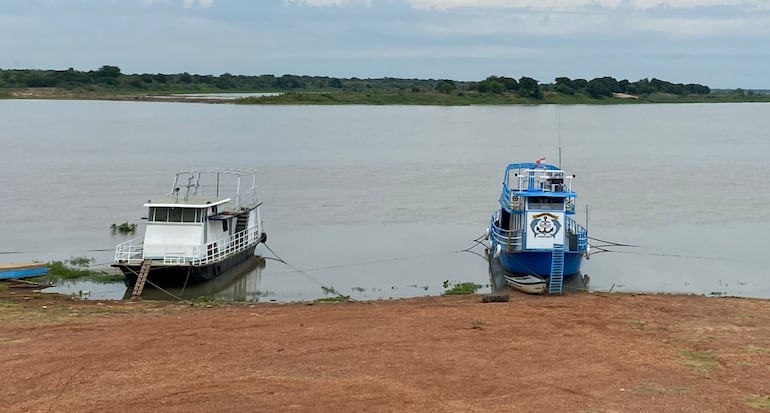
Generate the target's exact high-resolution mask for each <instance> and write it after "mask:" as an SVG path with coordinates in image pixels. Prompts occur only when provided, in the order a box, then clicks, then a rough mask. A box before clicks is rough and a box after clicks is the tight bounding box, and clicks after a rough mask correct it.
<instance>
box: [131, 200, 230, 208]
mask: <svg viewBox="0 0 770 413" xmlns="http://www.w3.org/2000/svg"><path fill="white" fill-rule="evenodd" d="M230 200H231V198H225V199H221V200H219V201H208V202H206V203H205V204H193V203H188V201H178V202H177V201H175V200H167V201H166V202H148V203H146V204H144V206H146V207H160V208H164V207H165V208H210V207H213V206H215V205H222V204H226V203H228V202H230ZM196 201H200V200H197V199H196Z"/></svg>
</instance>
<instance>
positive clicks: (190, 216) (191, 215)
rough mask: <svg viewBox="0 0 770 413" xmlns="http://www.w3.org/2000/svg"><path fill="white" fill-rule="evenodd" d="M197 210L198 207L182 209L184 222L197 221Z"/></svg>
mask: <svg viewBox="0 0 770 413" xmlns="http://www.w3.org/2000/svg"><path fill="white" fill-rule="evenodd" d="M197 212H198V210H197V209H192V208H185V209H184V210H182V222H197V220H196V217H195V216H196V215H197Z"/></svg>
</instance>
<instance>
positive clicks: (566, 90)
mask: <svg viewBox="0 0 770 413" xmlns="http://www.w3.org/2000/svg"><path fill="white" fill-rule="evenodd" d="M555 81H556V92H558V93H561V94H562V95H574V94H575V82H573V81H572V80H571V79H570V78H568V77H557V78H556V79H555Z"/></svg>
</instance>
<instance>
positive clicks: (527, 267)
mask: <svg viewBox="0 0 770 413" xmlns="http://www.w3.org/2000/svg"><path fill="white" fill-rule="evenodd" d="M498 258H499V260H500V264H501V265H502V267H503V270H505V271H506V272H509V273H512V274H525V275H537V276H540V277H543V278H548V277H550V276H551V252H549V251H545V252H535V251H532V252H526V251H525V252H516V253H501V254H500V256H499V257H498ZM582 263H583V255H582V254H580V253H578V252H566V251H565V252H564V277H569V276H571V275H574V274H577V273H578V272H580V265H581V264H582Z"/></svg>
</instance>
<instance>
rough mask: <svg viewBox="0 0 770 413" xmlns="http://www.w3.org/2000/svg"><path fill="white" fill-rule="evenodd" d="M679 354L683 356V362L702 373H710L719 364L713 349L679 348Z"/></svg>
mask: <svg viewBox="0 0 770 413" xmlns="http://www.w3.org/2000/svg"><path fill="white" fill-rule="evenodd" d="M679 355H680V356H681V357H682V364H684V365H685V366H687V367H691V368H693V369H695V370H697V371H699V372H701V373H708V372H709V371H711V370H713V369H715V368H716V367H717V366H718V365H719V364H718V363H717V360H716V355H715V354H714V352H712V351H693V350H687V349H681V350H679Z"/></svg>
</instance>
